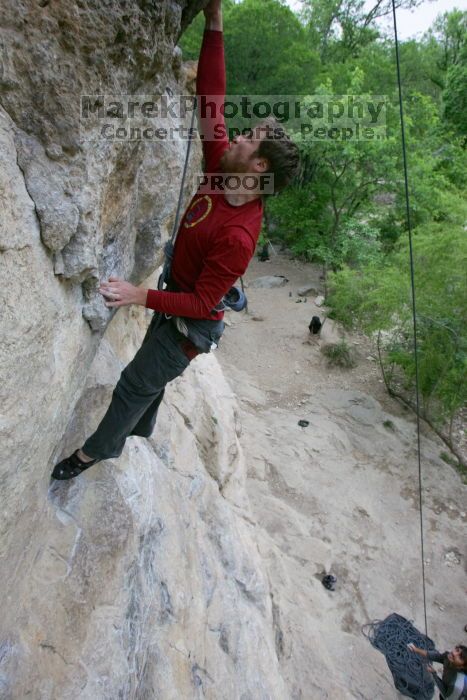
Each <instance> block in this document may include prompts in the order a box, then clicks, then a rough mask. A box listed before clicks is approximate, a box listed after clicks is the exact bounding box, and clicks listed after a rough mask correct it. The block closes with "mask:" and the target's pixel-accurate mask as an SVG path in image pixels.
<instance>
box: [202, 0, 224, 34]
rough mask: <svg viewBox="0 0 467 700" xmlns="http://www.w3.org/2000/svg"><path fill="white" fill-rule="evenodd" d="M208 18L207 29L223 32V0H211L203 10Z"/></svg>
mask: <svg viewBox="0 0 467 700" xmlns="http://www.w3.org/2000/svg"><path fill="white" fill-rule="evenodd" d="M203 12H204V17H205V19H206V29H210V30H212V31H215V32H221V31H222V29H223V27H222V0H211V2H209V3H208V4H207V5H206V7H205V8H204V10H203Z"/></svg>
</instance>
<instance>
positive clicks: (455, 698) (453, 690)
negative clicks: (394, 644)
mask: <svg viewBox="0 0 467 700" xmlns="http://www.w3.org/2000/svg"><path fill="white" fill-rule="evenodd" d="M407 647H408V649H409V650H410V651H413V652H414V654H418V655H419V656H422V657H423V658H425V659H427V660H428V661H434V662H436V663H440V664H443V676H442V678H439V676H438V674H437V673H436V672H435V670H434V668H433V667H432V666H428V667H427V668H428V671H430V673H433V677H434V679H435V682H436V685H437V686H438V690H439V691H440V698H441V699H442V700H461V698H467V678H466V674H467V647H465V646H462V645H458V646H456V647H454V649H453V650H452V651H445V652H444V654H440V653H439V651H427V650H426V649H419V648H418V647H416V646H415V644H408V645H407Z"/></svg>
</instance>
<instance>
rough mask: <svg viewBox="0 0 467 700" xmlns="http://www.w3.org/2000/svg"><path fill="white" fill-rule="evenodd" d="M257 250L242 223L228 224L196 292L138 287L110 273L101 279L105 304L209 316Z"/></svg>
mask: <svg viewBox="0 0 467 700" xmlns="http://www.w3.org/2000/svg"><path fill="white" fill-rule="evenodd" d="M253 254H254V243H253V241H252V239H251V238H250V236H249V234H248V233H247V232H246V230H245V229H243V228H242V227H240V226H237V227H235V226H231V227H226V228H225V229H224V230H223V231H222V236H218V238H217V241H216V243H215V245H214V246H213V247H212V249H211V251H210V253H209V255H208V256H207V258H206V259H205V261H204V266H203V270H202V272H201V274H200V276H199V277H198V279H197V281H196V284H195V288H194V291H193V292H166V291H159V290H157V289H145V288H144V287H135V286H133V285H132V284H130V283H129V282H125V281H124V280H120V279H118V278H116V277H110V278H109V281H108V282H103V283H101V286H100V289H99V291H100V293H101V294H102V296H104V298H105V300H106V302H105V305H106V306H107V307H110V308H118V307H120V306H127V305H129V304H139V305H141V306H146V307H147V308H148V309H153V310H154V311H159V312H162V313H166V314H170V315H171V316H186V317H187V318H209V316H210V314H211V311H212V310H213V309H214V308H215V307H216V306H217V304H218V303H219V302H220V301H221V299H222V297H223V296H224V295H225V294H226V293H227V292H228V291H229V289H230V288H231V287H232V285H233V284H234V283H235V282H236V281H237V279H238V278H239V277H241V276H242V275H243V274H244V272H245V270H246V269H247V267H248V264H249V262H250V260H251V258H252V256H253Z"/></svg>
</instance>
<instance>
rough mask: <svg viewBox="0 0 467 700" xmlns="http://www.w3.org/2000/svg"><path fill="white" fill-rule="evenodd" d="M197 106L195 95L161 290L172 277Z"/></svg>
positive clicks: (166, 245) (165, 248) (165, 251)
mask: <svg viewBox="0 0 467 700" xmlns="http://www.w3.org/2000/svg"><path fill="white" fill-rule="evenodd" d="M196 108H197V98H196V97H195V98H194V102H193V113H192V115H191V124H190V135H189V138H188V145H187V149H186V156H185V165H184V166H183V174H182V182H181V184H180V192H179V194H178V202H177V212H176V214H175V221H174V225H173V228H172V235H171V236H170V240H169V241H167V243H166V244H165V246H164V253H165V260H164V266H163V268H162V274H161V275H160V277H159V281H158V283H157V288H158V289H159V290H163V289H164V284H167V282H168V280H169V277H170V267H171V265H172V258H173V253H174V247H175V239H176V237H177V231H178V225H179V223H180V212H181V209H182V199H183V189H184V187H185V180H186V174H187V170H188V163H189V160H190V152H191V142H192V140H193V134H194V126H195V118H196Z"/></svg>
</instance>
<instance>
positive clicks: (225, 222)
mask: <svg viewBox="0 0 467 700" xmlns="http://www.w3.org/2000/svg"><path fill="white" fill-rule="evenodd" d="M196 91H197V94H198V95H209V96H213V95H216V96H219V102H218V104H219V107H220V105H222V104H223V103H224V98H225V63H224V40H223V34H222V32H218V31H212V30H206V31H205V33H204V39H203V46H202V49H201V55H200V58H199V64H198V77H197V84H196ZM211 99H212V98H211ZM206 111H207V112H208V111H209V110H206ZM216 111H217V115H216V116H215V117H214V119H212V115H211V113H209V118H204V119H200V121H201V124H200V127H201V132H202V134H205V135H206V136H207V137H209V139H210V140H209V139H208V138H206V139H205V140H203V153H204V160H205V172H207V173H216V172H219V170H220V165H219V161H220V158H221V156H222V154H223V153H224V151H225V150H226V149H227V148H229V140H228V137H227V135H225V137H224V138H223V139H216V140H212V135H213V133H214V127H216V133H219V132H222V133H224V134H225V132H226V130H225V124H224V119H223V117H222V116H221V114H220V109H218V110H216ZM213 122H215V123H213ZM219 125H220V126H221V129H219ZM262 216H263V204H262V201H261V199H255V200H253V201H251V202H248V203H247V204H243V205H242V206H239V207H235V206H232V205H231V204H229V203H228V202H227V200H226V199H225V197H224V195H223V194H217V195H210V194H203V188H202V187H201V188H200V189H199V190H198V192H197V193H196V195H195V196H194V197H193V199H192V200H191V202H190V204H189V206H188V209H187V210H186V212H185V214H184V216H183V219H182V221H181V223H180V227H179V230H178V234H177V240H176V243H175V252H174V258H173V262H172V273H171V276H172V279H173V280H174V282H175V283H176V285H177V287H178V288H179V289H180V291H179V292H165V291H158V290H154V289H150V290H149V291H148V294H147V299H146V307H147V308H149V309H154V310H155V311H162V312H163V313H167V314H171V315H172V316H187V317H188V318H209V319H221V318H222V317H223V312H215V313H211V312H212V310H213V309H214V307H215V306H217V304H218V303H219V302H220V300H221V299H222V297H223V296H224V295H225V294H226V292H228V290H229V289H230V287H232V285H233V284H234V283H235V282H236V280H237V279H238V278H239V277H241V276H242V275H243V274H244V272H245V270H246V268H247V267H248V263H249V262H250V260H251V258H252V257H253V255H254V252H255V247H256V243H257V240H258V236H259V232H260V230H261V221H262Z"/></svg>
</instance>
